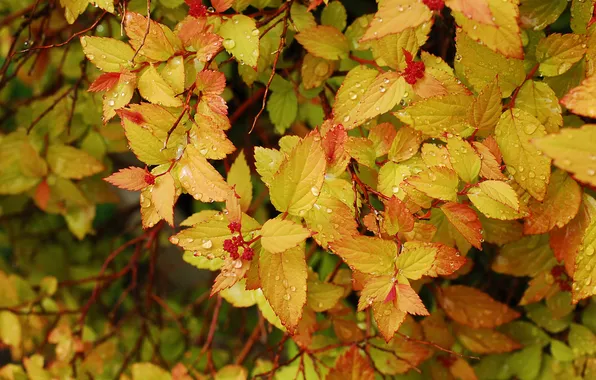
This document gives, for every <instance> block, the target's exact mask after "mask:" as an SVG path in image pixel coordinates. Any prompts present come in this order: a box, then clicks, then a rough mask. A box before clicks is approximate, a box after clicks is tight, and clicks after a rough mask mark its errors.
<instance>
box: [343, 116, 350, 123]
mask: <svg viewBox="0 0 596 380" xmlns="http://www.w3.org/2000/svg"><path fill="white" fill-rule="evenodd" d="M348 121H350V116H349V115H346V116H345V117H344V123H347V122H348Z"/></svg>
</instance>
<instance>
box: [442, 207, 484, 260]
mask: <svg viewBox="0 0 596 380" xmlns="http://www.w3.org/2000/svg"><path fill="white" fill-rule="evenodd" d="M441 211H443V213H445V216H446V217H447V219H448V220H449V222H450V223H451V224H452V225H453V226H454V227H455V228H456V229H457V230H458V231H459V233H460V234H462V236H463V237H464V238H465V239H466V240H467V241H468V242H469V243H470V244H472V245H473V246H474V247H476V248H478V249H480V250H482V241H483V240H484V239H483V237H482V224H481V223H480V219H478V215H477V214H476V211H474V210H473V209H472V208H470V206H469V205H467V204H462V203H455V202H448V203H445V204H444V205H443V206H441Z"/></svg>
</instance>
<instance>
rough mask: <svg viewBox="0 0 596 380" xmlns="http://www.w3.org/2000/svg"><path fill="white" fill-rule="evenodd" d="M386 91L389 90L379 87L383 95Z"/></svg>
mask: <svg viewBox="0 0 596 380" xmlns="http://www.w3.org/2000/svg"><path fill="white" fill-rule="evenodd" d="M385 91H387V89H386V88H385V87H384V86H381V87H379V92H380V93H381V94H382V93H384V92H385Z"/></svg>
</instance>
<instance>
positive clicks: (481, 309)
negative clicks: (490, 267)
mask: <svg viewBox="0 0 596 380" xmlns="http://www.w3.org/2000/svg"><path fill="white" fill-rule="evenodd" d="M437 300H438V301H439V304H440V305H441V308H443V310H445V313H447V315H448V316H449V317H450V318H451V319H453V320H454V321H456V322H457V323H461V324H462V325H466V326H469V327H472V328H475V329H477V328H488V329H490V328H493V327H496V326H500V325H502V324H504V323H507V322H511V321H512V320H514V319H517V318H518V317H519V315H520V314H519V313H518V312H517V311H515V310H513V309H510V308H509V307H508V306H507V305H505V304H502V303H500V302H497V301H495V300H494V299H492V298H491V297H490V296H489V295H488V294H486V293H483V292H481V291H480V290H477V289H474V288H470V287H468V286H464V285H452V286H449V287H446V288H442V289H441V291H440V292H439V293H438V298H437Z"/></svg>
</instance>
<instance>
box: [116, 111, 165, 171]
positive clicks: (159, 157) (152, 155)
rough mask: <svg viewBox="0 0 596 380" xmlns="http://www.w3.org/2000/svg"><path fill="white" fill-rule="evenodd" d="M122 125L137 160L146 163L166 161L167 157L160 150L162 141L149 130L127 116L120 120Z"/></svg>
mask: <svg viewBox="0 0 596 380" xmlns="http://www.w3.org/2000/svg"><path fill="white" fill-rule="evenodd" d="M122 126H123V127H124V131H125V133H126V139H127V140H128V145H129V146H130V149H131V150H132V151H133V153H134V154H135V156H137V158H138V159H139V160H141V161H143V162H144V163H146V164H147V165H160V164H164V163H166V162H168V158H167V157H166V155H165V154H164V152H162V148H163V142H161V141H160V140H159V139H158V138H157V137H155V136H154V135H153V134H152V133H151V132H150V131H148V130H147V129H145V128H143V127H141V126H140V125H138V124H135V123H134V122H132V121H130V120H129V119H127V118H124V119H123V120H122Z"/></svg>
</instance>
